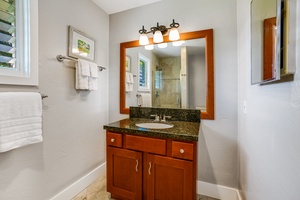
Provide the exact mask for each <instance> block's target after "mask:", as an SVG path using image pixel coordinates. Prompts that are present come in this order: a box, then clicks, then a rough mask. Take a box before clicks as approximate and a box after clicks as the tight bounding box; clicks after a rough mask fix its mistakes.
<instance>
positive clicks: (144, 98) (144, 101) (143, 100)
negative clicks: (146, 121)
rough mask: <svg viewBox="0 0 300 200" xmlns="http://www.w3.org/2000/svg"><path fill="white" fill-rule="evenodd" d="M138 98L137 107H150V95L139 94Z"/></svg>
mask: <svg viewBox="0 0 300 200" xmlns="http://www.w3.org/2000/svg"><path fill="white" fill-rule="evenodd" d="M138 96H139V98H138V105H140V106H142V107H152V101H151V94H150V93H140V94H139V95H138Z"/></svg>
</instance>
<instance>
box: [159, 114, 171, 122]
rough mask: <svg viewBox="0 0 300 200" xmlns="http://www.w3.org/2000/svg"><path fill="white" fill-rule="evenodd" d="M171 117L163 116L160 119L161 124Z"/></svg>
mask: <svg viewBox="0 0 300 200" xmlns="http://www.w3.org/2000/svg"><path fill="white" fill-rule="evenodd" d="M171 118H172V117H171V116H166V115H163V117H162V120H161V121H162V122H166V121H167V119H171Z"/></svg>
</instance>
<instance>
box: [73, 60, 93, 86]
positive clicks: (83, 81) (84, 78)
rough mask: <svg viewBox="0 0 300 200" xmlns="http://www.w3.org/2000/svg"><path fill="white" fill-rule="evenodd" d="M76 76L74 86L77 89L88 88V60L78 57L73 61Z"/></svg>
mask: <svg viewBox="0 0 300 200" xmlns="http://www.w3.org/2000/svg"><path fill="white" fill-rule="evenodd" d="M75 67H76V75H75V76H76V77H75V79H76V80H75V81H76V83H75V88H76V89H79V90H88V89H89V76H90V65H89V62H88V61H86V60H83V59H78V61H77V62H76V63H75Z"/></svg>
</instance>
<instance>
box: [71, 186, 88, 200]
mask: <svg viewBox="0 0 300 200" xmlns="http://www.w3.org/2000/svg"><path fill="white" fill-rule="evenodd" d="M72 200H87V198H86V189H85V190H83V191H81V192H80V193H79V194H77V195H76V196H75V197H74V198H73V199H72Z"/></svg>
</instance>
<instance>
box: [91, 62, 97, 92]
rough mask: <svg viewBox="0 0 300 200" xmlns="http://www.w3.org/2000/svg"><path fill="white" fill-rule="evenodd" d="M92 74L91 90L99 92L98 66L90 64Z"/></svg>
mask: <svg viewBox="0 0 300 200" xmlns="http://www.w3.org/2000/svg"><path fill="white" fill-rule="evenodd" d="M89 68H90V74H91V76H90V77H89V90H98V65H97V64H96V63H93V62H89Z"/></svg>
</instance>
